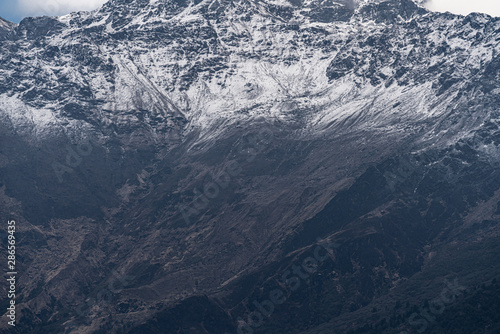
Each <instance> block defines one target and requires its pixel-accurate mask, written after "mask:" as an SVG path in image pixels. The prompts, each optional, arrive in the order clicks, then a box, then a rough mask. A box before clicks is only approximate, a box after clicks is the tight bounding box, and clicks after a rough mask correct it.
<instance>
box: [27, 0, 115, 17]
mask: <svg viewBox="0 0 500 334" xmlns="http://www.w3.org/2000/svg"><path fill="white" fill-rule="evenodd" d="M106 1H107V0H19V1H18V10H19V12H20V13H21V14H23V16H40V15H47V16H57V15H65V14H69V13H71V12H75V11H80V10H94V9H97V8H99V6H100V5H102V4H104V3H105V2H106Z"/></svg>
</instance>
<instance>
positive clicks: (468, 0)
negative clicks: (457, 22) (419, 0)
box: [426, 0, 500, 17]
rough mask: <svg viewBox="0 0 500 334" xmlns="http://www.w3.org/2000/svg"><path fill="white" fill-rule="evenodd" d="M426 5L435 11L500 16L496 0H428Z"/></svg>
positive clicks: (499, 6) (499, 5)
mask: <svg viewBox="0 0 500 334" xmlns="http://www.w3.org/2000/svg"><path fill="white" fill-rule="evenodd" d="M426 7H427V8H429V9H430V10H433V11H437V12H446V11H448V12H451V13H455V14H462V15H467V14H470V13H472V12H479V13H486V14H489V15H491V16H499V17H500V3H499V1H498V0H430V1H429V2H428V3H427V4H426Z"/></svg>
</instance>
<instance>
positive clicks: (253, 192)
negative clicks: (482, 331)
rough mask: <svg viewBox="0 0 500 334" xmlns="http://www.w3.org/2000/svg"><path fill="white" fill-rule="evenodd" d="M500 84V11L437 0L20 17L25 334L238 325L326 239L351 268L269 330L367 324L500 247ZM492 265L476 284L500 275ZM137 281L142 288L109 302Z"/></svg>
mask: <svg viewBox="0 0 500 334" xmlns="http://www.w3.org/2000/svg"><path fill="white" fill-rule="evenodd" d="M499 82H500V18H494V17H490V16H488V15H485V14H471V15H468V16H465V17H464V16H458V15H452V14H449V13H434V12H429V11H428V10H427V9H425V8H424V6H423V2H422V1H419V2H414V1H411V0H338V1H333V0H326V1H320V0H303V1H302V0H290V1H286V0H241V1H230V0H203V1H199V0H196V1H183V0H136V1H130V0H110V1H109V2H107V3H106V4H105V5H103V6H102V7H101V8H99V9H98V10H95V11H92V12H79V13H73V14H70V15H66V16H62V17H38V18H26V19H24V20H23V21H21V22H20V23H19V24H18V25H15V24H11V23H9V22H7V21H4V20H2V19H0V196H1V197H2V200H3V203H4V205H3V206H1V207H0V214H2V216H5V215H11V216H14V217H17V218H16V219H18V220H19V224H18V225H19V229H20V231H19V234H20V236H21V238H22V240H24V244H25V245H26V246H25V249H24V252H25V253H24V254H25V255H23V256H24V258H23V259H22V261H21V263H22V266H23V271H22V273H23V274H22V276H21V281H20V284H22V285H23V286H24V289H23V291H22V293H21V296H22V297H20V298H21V300H20V304H21V306H20V307H21V308H22V309H23V310H24V311H23V312H24V313H23V317H22V318H21V319H24V320H20V322H22V321H24V325H23V326H25V327H20V328H21V329H20V330H21V331H24V333H28V332H33V333H34V332H35V328H38V327H39V326H40V324H41V325H42V327H43V328H48V329H47V330H46V332H47V333H49V332H50V333H53V332H67V333H87V332H88V333H93V332H96V333H97V332H98V330H99V328H100V330H101V331H105V332H110V333H111V332H119V331H120V330H121V331H122V332H131V333H142V332H144V333H146V332H147V333H156V332H158V333H160V332H162V331H161V330H162V329H161V328H162V326H163V325H165V324H164V322H165V321H166V322H167V325H168V326H171V327H168V328H169V330H170V331H169V333H170V332H172V333H175V332H179V333H181V332H182V333H222V332H223V331H233V332H236V328H237V327H238V317H244V316H245V314H246V313H247V312H249V311H251V310H252V306H251V305H252V302H253V299H252V298H257V297H258V296H259V294H261V293H263V292H262V291H264V290H265V289H264V288H263V287H265V286H266V284H268V282H269V281H270V280H271V278H275V276H276V277H278V276H280V273H282V272H284V271H285V270H286V268H288V267H289V266H291V265H293V263H294V261H295V260H296V259H297V258H300V257H301V256H302V255H303V254H307V251H308V250H309V248H308V247H313V245H314V244H315V242H316V239H317V238H320V239H330V240H333V239H334V240H337V238H340V239H339V240H341V241H342V245H343V247H345V248H346V250H345V251H344V252H343V253H342V254H341V255H338V258H339V259H344V260H345V263H344V265H343V266H342V268H341V269H339V268H335V270H333V269H332V268H331V267H325V268H322V270H323V271H322V274H321V275H320V276H318V277H319V278H318V279H317V281H314V283H313V285H311V286H310V289H309V288H308V290H307V291H305V292H303V293H300V294H298V295H295V296H296V297H293V298H298V300H295V301H294V302H293V303H292V304H290V305H288V306H286V307H284V308H283V309H282V310H281V311H279V312H281V313H279V312H278V311H277V312H278V313H277V314H276V317H275V318H274V320H272V319H271V322H270V324H269V326H271V327H265V326H264V327H263V329H261V330H262V332H263V333H277V332H276V331H275V330H274V331H273V328H276V327H272V326H279V327H280V328H281V327H282V328H286V330H287V331H286V332H287V333H292V332H296V333H300V332H304V333H305V332H306V330H307V331H311V333H312V332H314V333H323V332H324V333H330V332H332V328H334V329H336V330H340V332H347V330H348V329H355V328H354V322H355V321H352V319H351V318H349V317H355V318H356V317H357V318H356V319H365V320H366V318H365V315H366V314H365V313H363V312H364V310H365V309H370V310H371V309H372V308H373V305H376V306H378V307H377V309H381V308H380V305H386V303H388V302H387V298H390V297H389V296H390V295H389V291H403V292H402V293H403V294H404V293H405V292H407V289H410V287H411V288H413V285H412V284H416V283H414V282H415V281H412V280H417V281H418V277H417V276H418V275H429V277H432V279H433V280H435V279H436V277H437V276H436V275H437V274H434V271H433V270H435V268H436V267H439V266H442V263H443V262H444V263H450V262H449V261H447V260H448V259H449V257H448V258H447V257H446V255H443V257H440V256H441V254H449V252H451V250H452V249H453V247H455V245H460V247H462V248H463V249H469V248H470V249H473V250H474V251H477V253H474V254H476V255H475V256H477V257H479V258H481V256H482V255H483V254H485V253H486V250H484V249H482V248H481V247H482V246H481V245H486V244H488V243H489V242H494V241H496V240H497V239H496V238H498V228H497V227H496V225H495V224H496V223H495V224H493V223H491V224H490V223H488V224H486V225H484V224H483V223H484V222H485V221H488V222H490V221H491V222H496V221H497V220H498V218H499V216H498V214H499V213H500V212H499V211H498V210H497V209H496V203H497V202H500V198H499V196H500V192H499V191H498V190H499V189H500V184H499V183H498V181H497V179H498V180H500V178H497V176H498V175H497V174H499V173H498V168H497V167H498V166H499V162H500V159H499V153H500V152H499V138H500V135H499V133H500V132H499V128H498V126H499V123H500V117H499V116H500V112H499V106H500V84H499ZM264 137H265V138H264ZM235 164H236V166H235ZM231 170H232V173H231V172H228V171H231ZM228 175H229V179H228V180H227V183H226V182H222V183H221V182H218V181H217V180H219V181H220V178H223V177H224V176H226V178H227V177H228ZM214 182H215V183H214ZM211 187H212V190H214V189H213V187H216V188H217V191H215V190H214V191H215V192H210V189H211ZM207 189H208V190H207ZM202 193H204V194H202ZM200 200H201V202H200ZM202 202H203V203H202ZM476 224H479V225H476ZM481 224H483V225H481ZM486 232H488V233H486ZM485 240H486V241H487V242H486V241H485ZM474 247H476V248H474ZM477 249H480V250H483V251H484V253H481V251H478V250H477ZM369 250H372V251H373V252H375V253H376V254H378V255H377V256H374V257H369V256H367V255H366V256H361V255H360V254H361V253H363V254H365V252H368V251H369ZM436 253H439V254H440V256H437V257H436V259H437V260H434V262H433V261H432V260H431V258H433V257H434V255H435V254H436ZM433 254H434V255H433ZM457 256H458V255H457ZM462 256H465V255H462ZM458 258H459V259H462V260H463V261H465V260H464V259H463V258H461V257H460V256H458ZM440 261H441V262H440ZM457 262H460V261H457ZM347 263H350V264H351V265H347ZM453 263H454V262H453ZM462 263H463V262H462ZM482 265H483V263H482V262H481V261H479V262H478V263H477V265H476V266H472V267H471V268H470V270H469V269H468V270H469V271H466V272H464V273H463V274H464V277H467V279H466V280H469V282H470V283H471V284H476V283H483V281H481V280H483V279H484V280H486V279H489V278H491V276H492V275H493V273H494V272H495V271H494V270H493V271H488V272H487V274H485V275H484V278H479V277H480V276H474V275H473V272H474V270H476V271H478V272H480V270H479V269H478V268H483V267H481V266H482ZM485 266H486V265H485ZM458 267H460V266H459V265H457V266H455V267H454V266H453V265H451V264H450V268H449V272H447V273H444V274H443V275H451V273H454V272H455V273H456V272H458V271H459V270H458V269H457V268H458ZM429 268H430V269H429ZM495 268H497V265H495ZM332 270H333V273H332ZM117 273H118V274H119V275H121V277H124V276H126V277H133V279H132V280H131V281H130V282H127V284H126V285H124V286H122V287H121V288H119V289H114V290H113V291H112V292H113V293H112V295H113V297H112V298H113V301H112V302H105V301H102V300H99V298H98V297H97V295H98V294H99V293H100V292H102V291H105V292H109V289H107V290H106V288H105V286H106V285H107V284H109V282H111V281H113V280H115V279H116V276H117V275H118V274H117ZM423 273H424V274H423ZM429 273H430V274H429ZM481 273H483V272H482V271H481ZM339 275H340V276H339ZM415 275H417V276H415ZM432 275H434V276H432ZM415 277H417V278H415ZM346 281H350V282H353V283H352V284H348V286H345V285H342V284H343V283H342V282H346ZM332 282H334V283H332ZM367 282H369V283H367ZM408 282H409V283H408ZM464 284H465V283H464ZM103 287H104V288H103ZM315 289H318V290H315ZM321 289H323V290H321ZM398 289H399V290H398ZM259 291H260V292H259ZM314 291H316V292H314ZM317 291H320V292H321V293H323V294H324V295H325V296H330V294H335V295H336V297H339V298H341V299H342V300H343V303H345V305H348V306H341V305H340V306H339V305H337V304H335V303H336V302H332V301H331V300H325V299H321V298H316V297H314V293H318V292H317ZM428 293H431V292H428ZM199 296H205V297H199ZM101 297H102V296H101ZM291 298H292V297H291ZM92 299H93V300H94V302H92ZM96 299H97V300H98V301H97V302H95V301H96ZM422 299H423V297H422ZM417 302H418V300H415V303H417ZM179 303H180V304H179ZM81 305H86V306H85V307H84V309H85V312H84V314H82V313H81V312H80V313H78V312H76V313H75V309H76V308H78V306H81ZM193 305H195V306H193ZM200 305H201V306H200ZM291 305H292V306H291ZM196 307H200V308H202V309H203V310H204V311H203V312H201V311H199V309H197V308H196ZM308 308H314V309H319V310H321V312H320V313H321V314H322V316H321V319H319V320H318V319H316V318H314V317H313V316H309V315H307V314H309V313H307V312H305V310H304V309H308ZM213 309H215V311H213ZM332 309H335V310H340V311H338V312H337V311H335V312H333V311H332V312H330V311H328V312H326V311H325V310H332ZM193 310H196V311H193ZM381 310H382V309H381ZM391 311H392V309H391V310H390V311H387V312H389V313H390V312H391ZM176 312H177V313H176ZM178 312H181V313H182V312H183V313H182V314H189V315H191V316H193V318H192V319H184V320H182V319H179V318H178V317H176V316H175V314H178ZM287 312H292V313H289V314H288V315H287ZM293 312H297V314H300V316H296V317H294V316H291V314H295V313H293ZM381 312H382V311H381ZM382 313H383V312H382ZM382 313H380V314H379V313H376V314H374V315H372V316H373V317H379V318H380V319H381V318H382V317H384V316H385V314H382ZM195 315H196V316H195ZM162 319H163V320H162ZM165 319H167V320H165ZM173 319H174V320H173ZM193 319H194V320H193ZM207 319H216V321H215V323H216V324H215V325H213V324H212V325H209V326H208V325H206V323H207V321H208V320H207ZM350 319H351V320H350ZM377 319H378V318H377ZM370 321H372V320H370ZM377 321H378V320H377ZM208 322H209V323H210V321H208ZM373 322H376V320H373ZM200 323H201V325H200ZM161 324H163V325H161ZM239 324H240V325H241V321H240V323H239ZM362 325H363V324H362V323H359V327H362ZM51 326H52V327H51ZM138 326H139V327H138ZM140 326H143V327H140ZM144 326H145V327H144ZM155 326H156V327H155ZM207 326H208V327H207ZM210 326H211V327H210ZM287 326H290V327H287ZM332 326H333V327H332ZM395 326H396V325H395ZM398 326H402V325H401V324H398ZM396 327H397V326H396ZM396 327H395V328H396ZM189 328H190V329H189ZM399 329H400V328H399ZM163 330H164V328H163ZM182 330H184V331H182ZM284 330H285V329H284ZM315 330H316V331H315Z"/></svg>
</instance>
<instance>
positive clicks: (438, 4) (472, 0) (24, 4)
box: [0, 0, 500, 22]
mask: <svg viewBox="0 0 500 334" xmlns="http://www.w3.org/2000/svg"><path fill="white" fill-rule="evenodd" d="M105 2H106V0H0V16H1V17H3V18H6V19H8V20H11V21H14V22H19V21H20V20H21V19H22V18H23V17H26V16H37V15H64V14H68V13H70V12H72V11H77V10H92V9H96V8H98V7H99V6H100V5H102V4H103V3H105ZM499 2H500V1H499V0H431V1H430V3H429V5H428V7H429V9H431V10H436V11H443V12H444V11H450V12H452V13H457V14H464V15H466V14H469V13H471V12H482V13H488V14H490V15H493V16H500V3H499Z"/></svg>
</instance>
